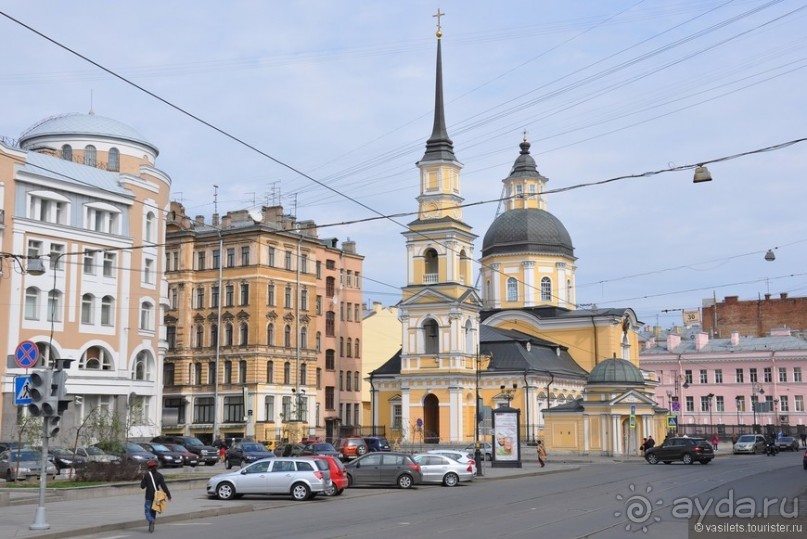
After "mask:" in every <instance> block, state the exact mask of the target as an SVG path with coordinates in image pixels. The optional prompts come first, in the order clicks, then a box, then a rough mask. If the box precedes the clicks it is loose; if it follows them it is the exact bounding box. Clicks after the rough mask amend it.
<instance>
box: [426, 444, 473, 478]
mask: <svg viewBox="0 0 807 539" xmlns="http://www.w3.org/2000/svg"><path fill="white" fill-rule="evenodd" d="M426 453H430V454H432V455H443V456H444V457H448V458H450V459H453V460H456V461H457V462H459V463H460V464H465V465H468V466H471V469H472V470H473V474H474V475H476V461H475V460H474V456H473V454H468V453H466V452H465V450H462V451H459V450H454V449H432V450H431V451H426Z"/></svg>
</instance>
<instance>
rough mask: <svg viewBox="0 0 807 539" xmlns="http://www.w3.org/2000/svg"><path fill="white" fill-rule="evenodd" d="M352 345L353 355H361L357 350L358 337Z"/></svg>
mask: <svg viewBox="0 0 807 539" xmlns="http://www.w3.org/2000/svg"><path fill="white" fill-rule="evenodd" d="M353 347H354V348H355V350H353V357H361V356H360V355H359V351H360V350H361V349H360V348H359V339H356V342H354V343H353Z"/></svg>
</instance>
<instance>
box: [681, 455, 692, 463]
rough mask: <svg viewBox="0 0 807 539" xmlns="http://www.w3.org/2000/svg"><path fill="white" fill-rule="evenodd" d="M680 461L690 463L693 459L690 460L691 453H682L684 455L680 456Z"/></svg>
mask: <svg viewBox="0 0 807 539" xmlns="http://www.w3.org/2000/svg"><path fill="white" fill-rule="evenodd" d="M681 462H683V463H684V464H692V463H693V462H694V461H693V460H692V455H690V454H689V453H684V456H683V457H681Z"/></svg>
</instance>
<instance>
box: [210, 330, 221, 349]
mask: <svg viewBox="0 0 807 539" xmlns="http://www.w3.org/2000/svg"><path fill="white" fill-rule="evenodd" d="M218 345H219V326H218V324H213V325H212V326H210V346H212V347H214V348H215V347H216V346H218Z"/></svg>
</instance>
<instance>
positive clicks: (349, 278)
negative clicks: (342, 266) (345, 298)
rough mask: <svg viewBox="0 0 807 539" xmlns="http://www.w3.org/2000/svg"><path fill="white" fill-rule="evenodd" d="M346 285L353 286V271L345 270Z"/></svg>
mask: <svg viewBox="0 0 807 539" xmlns="http://www.w3.org/2000/svg"><path fill="white" fill-rule="evenodd" d="M347 287H348V288H351V287H353V271H351V270H347Z"/></svg>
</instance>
